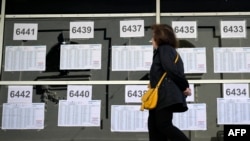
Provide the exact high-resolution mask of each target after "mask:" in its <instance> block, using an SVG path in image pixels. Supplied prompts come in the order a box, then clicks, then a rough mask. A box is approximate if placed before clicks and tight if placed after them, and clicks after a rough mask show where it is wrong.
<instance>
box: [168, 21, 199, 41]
mask: <svg viewBox="0 0 250 141" xmlns="http://www.w3.org/2000/svg"><path fill="white" fill-rule="evenodd" d="M172 28H173V30H174V32H175V34H176V37H177V38H197V22H196V21H172Z"/></svg>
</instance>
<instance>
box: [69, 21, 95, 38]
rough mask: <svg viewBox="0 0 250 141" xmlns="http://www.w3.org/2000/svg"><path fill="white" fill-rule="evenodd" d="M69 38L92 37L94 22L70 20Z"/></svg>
mask: <svg viewBox="0 0 250 141" xmlns="http://www.w3.org/2000/svg"><path fill="white" fill-rule="evenodd" d="M69 33H70V35H69V36H70V39H86V38H94V22H92V21H86V22H70V32H69Z"/></svg>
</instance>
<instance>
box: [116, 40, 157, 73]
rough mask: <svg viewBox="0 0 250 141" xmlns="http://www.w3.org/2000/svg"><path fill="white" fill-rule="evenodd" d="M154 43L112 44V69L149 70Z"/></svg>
mask: <svg viewBox="0 0 250 141" xmlns="http://www.w3.org/2000/svg"><path fill="white" fill-rule="evenodd" d="M152 57H153V47H152V45H140V46H112V71H149V70H150V67H151V64H152Z"/></svg>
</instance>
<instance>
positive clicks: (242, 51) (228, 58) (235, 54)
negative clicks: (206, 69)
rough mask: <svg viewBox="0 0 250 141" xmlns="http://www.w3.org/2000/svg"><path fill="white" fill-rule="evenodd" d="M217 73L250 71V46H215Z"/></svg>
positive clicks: (215, 69)
mask: <svg viewBox="0 0 250 141" xmlns="http://www.w3.org/2000/svg"><path fill="white" fill-rule="evenodd" d="M213 55H214V61H213V62H214V72H215V73H240V72H241V73H244V72H250V47H222V48H220V47H214V48H213Z"/></svg>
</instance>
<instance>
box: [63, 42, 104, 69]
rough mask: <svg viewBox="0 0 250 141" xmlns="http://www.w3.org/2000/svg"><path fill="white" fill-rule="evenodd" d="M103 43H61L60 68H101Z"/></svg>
mask: <svg viewBox="0 0 250 141" xmlns="http://www.w3.org/2000/svg"><path fill="white" fill-rule="evenodd" d="M101 49H102V46H101V44H72V45H61V52H60V69H61V70H79V69H101V62H102V61H101V58H102V57H101V51H102V50H101Z"/></svg>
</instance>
